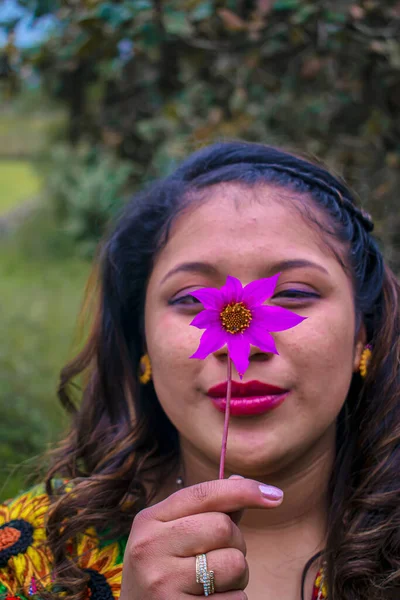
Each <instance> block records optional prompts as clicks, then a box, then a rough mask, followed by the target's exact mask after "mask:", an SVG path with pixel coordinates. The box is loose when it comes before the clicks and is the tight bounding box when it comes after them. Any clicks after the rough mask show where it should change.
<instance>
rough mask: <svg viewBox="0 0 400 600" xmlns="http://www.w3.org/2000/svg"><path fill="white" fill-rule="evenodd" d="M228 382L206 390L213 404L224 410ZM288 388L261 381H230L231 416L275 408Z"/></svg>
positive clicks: (263, 411) (283, 398) (287, 391)
mask: <svg viewBox="0 0 400 600" xmlns="http://www.w3.org/2000/svg"><path fill="white" fill-rule="evenodd" d="M227 388H228V383H227V382H226V381H225V382H224V383H220V384H218V385H215V386H213V387H212V388H210V389H209V390H208V392H207V394H208V396H209V398H210V399H211V401H212V403H213V404H214V406H215V407H216V408H217V409H218V410H219V411H220V412H225V408H226V392H227ZM289 392H290V390H286V389H283V388H280V387H277V386H274V385H270V384H268V383H262V382H261V381H248V382H247V383H239V382H237V381H232V389H231V403H230V412H231V415H232V416H237V417H240V416H253V415H260V414H263V413H265V412H268V411H270V410H272V409H274V408H277V407H278V406H280V405H281V404H282V402H283V401H284V400H285V398H286V396H287V395H288V394H289Z"/></svg>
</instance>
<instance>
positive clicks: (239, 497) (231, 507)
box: [120, 476, 282, 600]
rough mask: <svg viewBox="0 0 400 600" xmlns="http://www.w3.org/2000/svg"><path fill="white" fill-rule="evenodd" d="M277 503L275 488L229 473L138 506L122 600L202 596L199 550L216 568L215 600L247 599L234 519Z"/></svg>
mask: <svg viewBox="0 0 400 600" xmlns="http://www.w3.org/2000/svg"><path fill="white" fill-rule="evenodd" d="M263 489H264V492H263ZM274 490H275V493H274ZM274 496H275V497H274ZM281 502H282V497H279V490H277V489H276V488H269V486H264V485H262V484H260V483H258V482H257V481H253V480H251V479H244V478H235V476H233V477H231V478H230V479H222V480H216V481H206V482H204V483H200V484H198V485H193V486H191V487H188V488H185V489H183V490H179V491H178V492H175V493H174V494H172V495H171V496H169V497H168V498H167V499H166V500H163V501H162V502H160V503H159V504H156V505H154V506H151V507H150V508H146V509H145V510H142V511H141V512H140V513H139V514H138V515H137V516H136V518H135V519H134V521H133V525H132V529H131V533H130V536H129V540H128V544H127V547H126V551H125V557H124V566H123V572H122V589H121V595H120V600H189V598H192V599H193V598H194V597H195V596H203V595H204V591H203V585H202V584H200V583H196V558H195V557H196V554H203V553H204V554H206V555H207V568H208V570H209V571H211V570H212V571H214V573H215V593H218V600H247V596H246V594H245V592H244V591H243V590H244V589H245V588H246V586H247V583H248V580H249V569H248V565H247V562H246V558H245V557H246V544H245V541H244V538H243V535H242V533H241V531H240V529H239V527H238V525H237V522H238V520H239V519H240V516H241V513H242V511H243V509H245V508H273V507H276V506H279V504H281ZM229 514H231V516H229ZM235 521H236V522H235Z"/></svg>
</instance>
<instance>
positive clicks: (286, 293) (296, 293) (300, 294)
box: [274, 289, 320, 300]
mask: <svg viewBox="0 0 400 600" xmlns="http://www.w3.org/2000/svg"><path fill="white" fill-rule="evenodd" d="M319 297H320V295H319V294H317V292H311V291H305V290H296V289H288V290H282V291H281V292H278V293H277V294H275V296H274V298H288V299H295V300H296V299H303V298H304V299H307V298H319Z"/></svg>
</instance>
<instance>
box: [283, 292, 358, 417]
mask: <svg viewBox="0 0 400 600" xmlns="http://www.w3.org/2000/svg"><path fill="white" fill-rule="evenodd" d="M345 306H347V307H348V304H347V305H345V304H343V305H342V309H341V310H340V309H338V305H336V306H335V308H334V307H332V310H330V311H326V310H324V311H322V310H321V311H320V313H319V314H315V315H313V316H312V317H310V319H309V320H308V321H306V322H305V326H304V327H303V328H302V327H301V326H300V327H298V328H297V331H296V329H294V330H293V334H292V336H288V338H287V339H288V352H289V354H290V358H289V360H290V362H291V363H292V364H293V366H294V373H295V377H296V385H297V387H298V390H299V392H300V395H301V396H302V398H303V399H306V400H307V401H308V402H310V403H312V404H314V405H315V404H316V403H317V402H318V404H319V406H320V410H323V411H325V410H326V411H328V412H332V411H333V412H338V411H339V410H340V408H341V406H342V404H343V402H344V400H345V399H346V396H347V393H348V390H349V386H350V383H351V379H352V375H353V354H354V327H355V321H354V313H353V312H352V306H351V304H350V308H347V309H346V308H344V307H345ZM288 333H290V332H288ZM289 340H290V341H289ZM278 349H279V347H278ZM321 400H323V402H321Z"/></svg>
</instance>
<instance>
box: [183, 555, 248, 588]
mask: <svg viewBox="0 0 400 600" xmlns="http://www.w3.org/2000/svg"><path fill="white" fill-rule="evenodd" d="M206 556H207V571H214V584H215V592H217V593H221V592H231V591H234V590H244V589H245V588H246V587H247V584H248V583H249V567H248V564H247V561H246V558H245V557H244V555H243V553H242V552H240V550H236V549H235V548H229V549H228V548H225V549H224V550H212V551H211V552H207V554H206ZM184 560H185V564H184V565H183V572H186V573H187V577H186V582H185V584H186V585H187V587H184V588H183V590H184V591H185V592H187V593H189V594H193V595H196V596H202V595H203V594H204V586H203V584H202V583H196V557H193V558H186V559H184ZM185 584H184V585H185ZM218 598H219V596H218Z"/></svg>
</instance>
